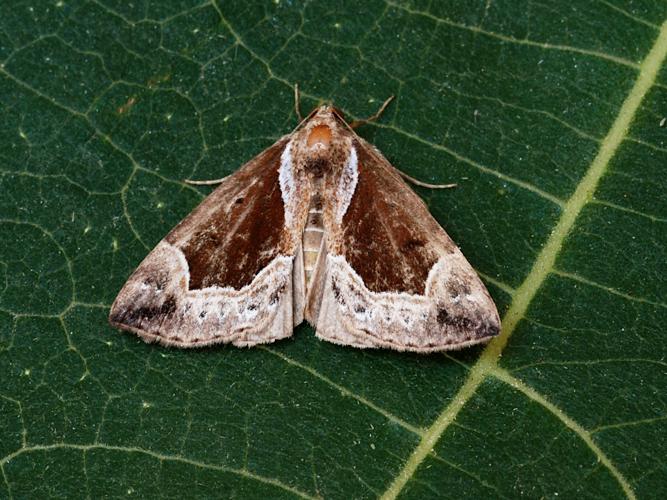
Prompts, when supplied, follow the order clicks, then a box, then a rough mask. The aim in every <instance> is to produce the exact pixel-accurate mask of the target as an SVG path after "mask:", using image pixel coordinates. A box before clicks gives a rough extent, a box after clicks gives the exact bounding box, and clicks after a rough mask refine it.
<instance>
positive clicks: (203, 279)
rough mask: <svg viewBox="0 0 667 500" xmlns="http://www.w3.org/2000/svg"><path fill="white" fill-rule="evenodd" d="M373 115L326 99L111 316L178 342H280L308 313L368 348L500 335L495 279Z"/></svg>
mask: <svg viewBox="0 0 667 500" xmlns="http://www.w3.org/2000/svg"><path fill="white" fill-rule="evenodd" d="M388 102H389V100H388V101H387V102H386V103H385V106H386V104H388ZM296 109H297V113H298V109H299V108H298V100H297V105H296ZM382 109H384V106H383V108H382ZM382 109H381V110H380V112H381V111H382ZM380 112H378V113H376V115H375V116H374V117H371V118H370V119H369V120H371V119H374V118H377V116H379V113H380ZM365 121H367V120H364V121H362V122H353V123H351V124H349V123H347V122H346V121H345V119H344V117H343V115H342V113H341V112H340V111H339V110H337V109H336V108H334V107H333V106H331V105H322V106H319V107H317V108H316V109H315V110H313V111H312V112H311V113H310V115H308V116H307V117H306V119H304V120H302V121H301V123H300V124H299V126H298V127H297V128H296V129H295V130H294V131H293V132H291V133H290V134H288V135H285V136H283V137H281V138H280V139H278V141H277V142H276V143H275V144H273V145H272V146H270V147H269V148H268V149H266V150H265V151H263V152H261V153H260V154H259V155H258V156H256V157H255V158H253V159H252V160H250V161H249V162H248V163H246V164H245V165H244V166H243V167H241V168H240V169H239V170H238V171H237V172H235V173H234V174H232V175H230V176H228V177H226V178H225V179H222V180H221V181H219V184H220V185H219V186H218V187H217V188H216V189H215V190H214V191H213V192H212V193H211V194H210V195H209V196H208V197H207V198H206V199H204V201H203V202H202V203H201V204H200V205H199V206H198V207H197V208H196V209H195V210H194V211H193V212H192V213H190V215H188V216H187V217H186V218H185V219H184V220H183V221H181V222H180V223H179V224H178V225H177V226H176V227H175V228H174V229H173V230H172V231H171V232H170V233H169V234H168V235H167V236H166V237H165V238H164V239H163V240H162V241H160V243H158V245H157V247H156V248H155V249H154V250H153V251H152V252H151V253H150V254H148V256H147V257H146V258H145V259H144V261H143V262H142V263H141V264H140V265H139V267H138V268H137V269H136V271H134V273H133V274H132V275H131V276H130V278H129V279H128V281H127V283H126V284H125V286H124V287H123V288H122V290H121V291H120V293H119V294H118V297H117V298H116V300H115V301H114V303H113V305H112V307H111V311H110V315H109V321H110V323H111V324H112V325H113V326H116V327H119V328H122V329H125V330H130V331H132V332H135V333H137V334H138V335H139V336H140V337H141V338H142V339H144V340H145V341H147V342H159V343H161V344H164V345H167V346H176V347H198V346H206V345H211V344H217V343H231V344H233V345H235V346H253V345H256V344H263V343H269V342H274V341H276V340H279V339H283V338H286V337H290V336H291V335H292V332H293V329H294V327H295V326H296V325H299V324H300V323H302V322H303V320H304V319H305V320H306V321H307V322H308V323H310V324H311V325H312V326H313V327H314V328H315V330H316V335H317V336H318V337H319V338H320V339H322V340H327V341H329V342H333V343H336V344H343V345H349V346H354V347H360V348H372V347H373V348H390V349H396V350H399V351H414V352H433V351H444V350H450V349H459V348H463V347H466V346H470V345H473V344H478V343H482V342H485V341H488V340H489V339H490V338H492V337H493V336H495V335H497V334H498V332H499V329H500V319H499V317H498V312H497V310H496V306H495V304H494V303H493V301H492V299H491V297H490V296H489V293H488V292H487V290H486V288H485V287H484V285H483V283H482V282H481V280H480V279H479V277H478V276H477V274H476V273H475V271H474V270H473V269H472V267H471V266H470V264H469V263H468V261H467V260H466V259H465V257H464V256H463V254H462V253H461V251H460V250H459V249H458V247H457V246H456V244H454V242H453V241H452V240H451V239H450V238H449V236H448V235H447V234H446V233H445V231H444V230H443V229H442V228H441V227H440V225H439V224H438V223H437V222H436V221H435V219H434V218H433V217H432V216H431V215H430V213H429V212H428V209H427V207H426V205H425V204H424V202H423V201H422V200H421V199H420V198H419V197H418V196H417V195H416V194H415V193H414V192H413V191H412V190H411V189H410V188H409V187H408V186H407V185H406V183H405V182H404V180H403V179H402V176H404V175H405V174H402V173H401V172H400V171H398V170H397V169H396V168H394V167H393V166H392V165H391V164H390V163H389V162H388V161H387V159H386V158H385V157H384V156H383V155H382V153H380V151H379V150H378V149H376V148H375V147H374V146H372V145H371V144H369V143H368V142H366V141H365V140H364V139H362V138H361V137H359V136H358V135H357V134H356V133H355V132H354V127H355V126H356V125H358V124H359V123H363V122H365Z"/></svg>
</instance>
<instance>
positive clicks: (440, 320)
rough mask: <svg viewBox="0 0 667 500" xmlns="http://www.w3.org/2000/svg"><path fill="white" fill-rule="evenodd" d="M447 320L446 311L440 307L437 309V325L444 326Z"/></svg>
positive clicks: (447, 314)
mask: <svg viewBox="0 0 667 500" xmlns="http://www.w3.org/2000/svg"><path fill="white" fill-rule="evenodd" d="M448 318H449V313H448V312H447V309H445V308H444V307H441V308H440V309H438V316H437V319H438V323H439V324H441V325H444V324H445V323H446V322H447V319H448Z"/></svg>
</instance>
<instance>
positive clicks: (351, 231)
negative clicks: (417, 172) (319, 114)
mask: <svg viewBox="0 0 667 500" xmlns="http://www.w3.org/2000/svg"><path fill="white" fill-rule="evenodd" d="M353 147H354V148H355V149H356V151H357V158H358V162H357V182H356V187H355V190H354V194H353V195H352V199H351V201H350V204H349V206H348V207H347V210H346V212H345V214H344V216H343V218H342V222H341V223H340V224H339V225H338V226H334V227H332V228H329V237H330V244H329V255H328V256H327V275H326V278H325V279H324V283H323V285H322V287H323V293H322V298H321V307H320V309H319V316H318V319H317V334H318V336H320V337H321V338H324V339H326V340H329V341H332V342H336V343H340V344H349V345H356V346H358V347H390V348H393V349H398V350H408V351H417V352H430V351H440V350H448V349H457V348H461V347H465V346H468V345H472V344H476V343H479V342H484V341H486V340H489V339H490V338H491V337H492V336H494V335H497V334H498V333H499V329H500V320H499V318H498V312H497V310H496V307H495V304H494V303H493V301H492V300H491V297H490V296H489V294H488V292H487V290H486V288H485V287H484V284H483V283H482V282H481V280H480V279H479V277H478V276H477V274H476V273H475V271H474V270H473V269H472V267H471V266H470V264H469V263H468V261H467V260H466V259H465V257H464V256H463V254H462V253H461V251H460V250H459V249H458V247H457V246H456V244H454V242H453V241H452V240H451V239H450V238H449V236H448V235H447V234H446V233H445V231H444V230H443V229H442V227H440V225H439V224H438V223H437V222H436V221H435V219H434V218H433V217H432V216H431V214H430V213H429V212H428V210H427V208H426V205H425V204H424V202H423V201H422V200H421V199H420V198H419V197H418V196H417V195H416V194H415V193H414V192H413V191H412V190H411V189H410V188H409V187H408V186H407V185H406V184H405V182H404V181H403V180H402V179H401V177H400V174H399V173H398V172H397V171H396V169H395V168H394V167H392V166H391V165H390V164H389V162H388V161H387V160H386V159H385V158H384V157H383V156H382V155H381V154H380V153H379V152H378V151H377V150H376V149H375V148H374V147H373V146H371V145H370V144H368V143H366V142H365V141H363V140H362V139H359V138H355V139H354V141H353Z"/></svg>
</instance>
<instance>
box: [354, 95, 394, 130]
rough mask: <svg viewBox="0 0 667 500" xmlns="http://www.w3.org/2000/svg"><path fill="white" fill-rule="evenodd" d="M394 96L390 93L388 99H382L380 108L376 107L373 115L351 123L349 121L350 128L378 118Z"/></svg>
mask: <svg viewBox="0 0 667 500" xmlns="http://www.w3.org/2000/svg"><path fill="white" fill-rule="evenodd" d="M394 97H395V96H393V95H392V96H390V97H389V99H387V100H386V101H384V103H382V106H380V109H378V110H377V111H376V112H375V114H374V115H373V116H369V117H368V118H365V119H363V120H354V121H353V122H352V123H350V128H352V129H355V128H357V127H360V126H361V125H365V124H367V123H371V122H374V121H375V120H377V119H378V118H380V116H382V113H384V110H385V108H386V107H387V106H389V103H390V102H391V101H393V100H394Z"/></svg>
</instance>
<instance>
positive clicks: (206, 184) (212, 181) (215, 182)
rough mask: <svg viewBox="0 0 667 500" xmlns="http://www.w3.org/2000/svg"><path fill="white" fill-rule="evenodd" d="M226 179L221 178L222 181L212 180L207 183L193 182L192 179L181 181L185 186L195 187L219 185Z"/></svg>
mask: <svg viewBox="0 0 667 500" xmlns="http://www.w3.org/2000/svg"><path fill="white" fill-rule="evenodd" d="M226 178H227V177H223V178H222V179H212V180H208V181H193V180H192V179H183V182H185V183H186V184H193V185H195V186H212V185H213V184H220V183H221V182H222V181H224V180H225V179H226Z"/></svg>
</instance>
